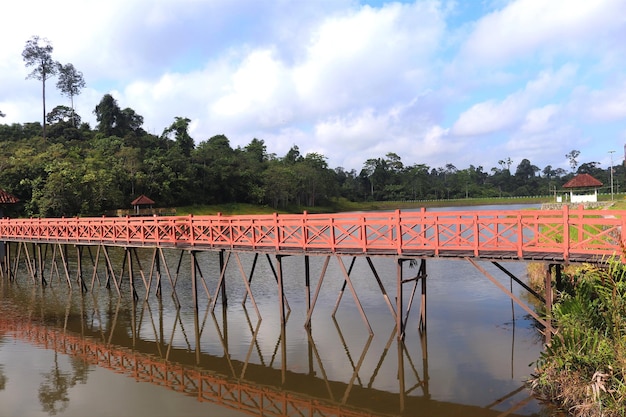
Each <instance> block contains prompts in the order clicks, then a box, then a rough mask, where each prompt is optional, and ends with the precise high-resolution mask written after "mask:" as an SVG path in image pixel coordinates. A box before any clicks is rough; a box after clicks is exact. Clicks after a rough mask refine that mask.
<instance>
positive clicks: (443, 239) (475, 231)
mask: <svg viewBox="0 0 626 417" xmlns="http://www.w3.org/2000/svg"><path fill="white" fill-rule="evenodd" d="M625 222H626V211H617V210H616V211H600V210H584V209H583V208H582V207H581V208H576V209H569V208H568V207H567V206H564V207H563V208H562V209H561V210H497V211H496V210H482V211H453V212H442V211H426V210H425V209H421V210H418V211H400V210H396V211H389V212H363V213H341V214H308V213H306V212H305V213H303V214H273V215H245V216H222V215H215V216H152V217H125V218H119V217H99V218H43V219H2V220H0V241H4V242H8V243H9V244H7V245H6V248H5V251H4V254H3V261H2V265H0V266H1V268H0V273H1V274H2V275H3V276H5V275H8V276H9V277H10V278H11V279H15V277H16V276H17V270H18V267H19V265H20V262H21V258H22V257H25V258H26V259H25V260H24V262H23V264H25V266H26V270H27V271H28V272H29V273H30V275H31V277H32V280H33V282H37V281H39V282H41V283H42V285H46V283H47V280H46V277H45V276H44V270H45V269H46V262H49V264H50V268H49V271H50V278H49V279H50V280H51V279H52V275H53V274H54V272H56V274H57V276H59V275H60V274H61V272H60V271H64V272H65V276H66V281H67V284H68V286H70V287H71V285H72V284H71V279H70V273H69V269H70V263H69V262H68V261H67V258H66V256H67V255H66V253H67V250H66V249H67V247H66V248H65V250H63V249H61V248H60V246H66V245H75V246H76V247H77V257H76V259H77V266H76V269H77V276H78V281H79V282H80V284H81V289H82V290H84V291H87V283H86V280H85V279H84V278H83V272H82V270H83V263H84V262H83V261H82V253H83V252H82V248H87V249H88V250H89V251H90V258H89V259H90V260H91V264H92V266H93V274H92V279H91V288H92V289H93V286H94V281H95V279H96V278H97V277H98V273H99V272H98V271H99V269H98V267H99V265H98V264H99V262H100V261H99V259H102V258H105V259H106V263H105V266H104V268H106V276H107V287H109V286H110V284H111V283H112V284H114V285H115V287H116V289H117V291H118V293H120V286H121V283H122V278H123V276H124V271H125V269H126V274H127V275H128V278H129V283H130V290H131V293H132V295H133V297H134V298H138V294H137V291H136V289H137V286H136V285H135V283H134V281H135V278H134V272H133V269H134V266H133V258H134V259H135V264H136V265H137V266H138V268H139V270H140V273H141V277H142V280H143V284H144V290H145V298H146V299H147V297H148V296H149V294H150V291H151V286H152V285H153V280H152V278H153V276H155V277H156V279H155V281H156V285H157V294H158V293H160V288H161V287H160V283H161V276H162V274H161V272H162V271H161V268H162V267H164V268H165V271H164V275H167V277H168V279H169V281H170V283H171V284H172V285H171V287H172V290H173V292H174V294H173V295H174V297H175V298H176V299H177V296H176V281H177V279H178V270H179V269H180V263H181V261H182V255H183V252H188V253H190V254H191V262H192V264H191V268H190V271H191V283H192V286H193V296H194V300H193V301H194V305H195V306H196V308H197V304H198V300H197V288H198V287H197V286H198V284H197V282H200V283H201V284H202V285H203V286H204V290H205V292H206V293H207V296H208V299H209V300H210V302H211V303H212V307H213V308H215V303H216V300H217V299H218V298H219V297H220V296H221V298H222V303H223V304H224V305H225V304H226V291H225V285H226V281H227V279H226V267H227V265H228V263H229V260H230V259H231V254H233V256H232V258H234V260H235V261H236V263H237V264H238V269H239V271H240V272H241V275H242V278H243V283H244V285H245V286H246V296H245V298H244V300H243V302H244V303H245V302H246V299H247V298H248V297H249V298H250V300H251V302H252V304H253V305H254V307H255V310H256V311H257V314H259V312H258V309H257V308H256V303H255V300H254V297H253V294H252V291H251V288H250V285H249V284H250V282H251V281H252V276H253V274H254V269H255V267H256V264H257V258H258V256H259V254H260V253H265V255H266V257H267V260H268V261H269V262H270V264H271V268H272V272H273V273H274V277H275V279H276V283H277V289H278V300H282V302H279V303H278V304H279V307H280V313H281V318H282V321H283V324H284V317H285V309H289V305H288V302H287V300H286V297H285V294H284V293H283V273H282V266H281V262H282V261H281V259H282V258H283V257H284V256H287V255H304V259H305V266H306V267H305V271H306V272H305V274H306V277H305V286H306V293H307V298H308V302H307V307H306V308H307V318H306V323H305V325H309V324H310V319H311V315H312V313H313V310H314V308H315V303H316V300H317V297H318V294H319V291H320V288H321V286H322V283H323V281H324V278H325V274H326V267H327V266H328V263H329V261H330V259H331V258H335V259H337V261H338V262H339V266H340V270H341V273H342V275H343V280H344V281H343V287H342V290H341V291H340V294H339V297H338V300H337V305H338V304H339V302H340V300H341V297H342V294H343V292H344V290H345V288H346V286H347V287H348V288H349V290H350V291H351V293H352V296H353V298H354V300H355V303H356V305H357V308H358V309H359V311H360V313H361V315H362V317H363V321H364V322H365V324H366V326H367V327H369V329H370V332H371V327H370V326H369V323H368V320H367V317H366V316H365V312H364V310H363V308H362V306H361V303H360V301H359V298H358V295H357V292H356V291H355V285H354V283H353V282H352V279H351V277H350V272H351V270H352V266H353V265H354V262H355V261H356V259H357V258H366V260H367V262H368V265H369V268H370V269H371V271H372V273H373V276H374V278H375V279H376V281H377V283H378V285H379V287H380V291H381V294H382V296H383V298H384V300H385V302H386V304H387V306H388V308H389V310H390V312H391V314H392V316H393V317H394V320H395V323H396V328H397V334H398V337H399V338H403V337H404V329H405V325H406V321H407V319H408V315H409V310H410V308H411V304H412V302H413V299H414V294H415V292H416V288H417V283H418V282H421V292H422V298H421V308H420V328H425V325H426V307H425V304H426V276H427V275H426V259H427V258H432V257H448V258H459V259H466V260H468V261H469V262H470V263H472V264H473V265H474V266H475V267H476V268H477V269H478V270H480V271H481V272H482V273H483V274H484V275H485V276H486V277H487V278H488V279H490V280H491V281H492V282H493V283H494V284H495V285H497V286H498V287H499V288H500V289H501V290H502V291H503V292H504V293H506V294H507V295H508V296H509V297H511V298H512V299H513V300H514V301H515V302H517V303H518V304H519V305H520V306H521V307H522V308H524V309H525V310H526V311H527V312H528V313H529V314H530V315H532V316H533V317H534V318H535V319H536V320H537V321H538V322H540V323H541V324H542V325H544V326H545V327H546V329H548V331H547V332H546V335H547V336H548V337H549V336H550V334H551V330H552V328H551V324H550V322H549V320H544V319H542V318H540V317H538V316H537V314H536V313H535V311H534V309H533V308H531V307H528V306H527V305H526V304H525V303H523V302H522V301H521V300H519V299H518V298H517V297H516V296H515V295H514V294H513V293H512V292H511V291H509V290H508V289H507V288H505V287H504V286H503V285H502V284H501V283H500V282H499V281H498V280H497V279H495V278H494V277H493V276H491V274H490V273H489V272H487V270H485V269H484V268H483V267H482V266H481V265H480V264H479V263H477V261H480V260H483V261H491V262H492V263H493V264H495V265H496V266H497V267H498V268H499V269H500V270H501V271H503V272H504V273H505V274H507V275H508V276H509V277H511V278H512V279H514V280H515V281H516V282H518V283H519V284H520V285H522V286H524V287H525V288H526V289H527V290H528V291H529V292H531V293H533V294H534V295H535V296H536V297H537V298H539V299H541V301H542V302H545V305H546V311H548V312H549V311H550V309H551V303H552V289H551V286H552V275H551V274H552V270H553V269H554V270H555V271H556V272H555V273H556V277H557V282H558V281H559V280H560V271H561V269H560V268H561V266H562V264H564V263H569V262H593V263H604V262H606V260H607V259H608V258H610V257H613V256H617V257H619V258H620V259H622V260H624V251H623V248H624V243H625V242H626V236H625V233H626V227H625V226H626V224H625ZM11 242H14V243H13V246H15V245H17V250H15V251H13V249H12V248H11V246H12V245H11ZM26 243H34V244H33V245H31V246H32V247H33V248H32V249H30V248H29V247H28V245H26ZM50 245H52V246H53V251H45V253H46V254H49V252H52V257H51V259H48V261H46V256H48V255H44V251H42V250H41V247H42V246H50ZM92 246H96V247H97V248H98V249H97V250H98V252H97V254H96V256H95V260H94V257H93V254H92V253H91V247H92ZM112 246H117V247H122V248H124V251H125V252H124V260H123V261H122V272H121V273H120V274H119V275H117V276H116V272H115V268H114V267H113V265H112V261H111V258H110V257H109V256H108V253H107V248H109V247H112ZM138 248H153V256H152V266H151V269H150V271H149V274H150V276H149V277H148V278H146V276H145V274H144V270H143V268H142V266H141V263H140V261H139V257H138V256H137V249H138ZM164 249H178V250H180V252H181V257H180V260H179V262H178V268H177V272H176V277H175V278H172V276H171V275H170V269H169V268H168V266H167V260H166V257H165V256H164V255H163V250H164ZM30 251H32V254H31V252H30ZM206 251H219V253H220V262H219V266H220V271H218V274H217V284H216V286H215V288H214V289H210V288H209V285H207V282H206V280H205V278H204V275H203V274H202V271H200V266H199V263H198V261H197V260H196V256H197V254H198V253H200V252H206ZM22 252H23V253H24V254H23V255H22ZM240 252H250V253H254V261H253V262H252V270H251V271H250V273H249V275H247V274H246V272H244V268H243V266H242V262H241V260H240V257H239V253H240ZM12 253H14V254H15V255H13V258H11V254H12ZM101 253H102V254H103V256H100V254H101ZM272 254H273V255H275V260H274V261H273V260H272V259H271V257H270V255H272ZM310 255H317V256H321V257H324V258H325V260H324V266H323V267H322V273H321V276H320V278H319V280H318V283H317V289H316V291H315V295H314V297H313V299H312V300H311V297H310V295H311V292H310V277H309V273H310V271H309V267H308V262H309V256H310ZM372 256H388V257H393V258H395V259H396V261H397V277H396V280H395V282H394V285H395V290H396V291H395V292H396V296H395V300H396V302H395V305H394V303H392V302H391V298H390V297H389V296H388V293H387V291H386V289H385V288H384V283H383V280H381V278H380V276H379V274H378V272H377V271H376V269H375V266H374V264H373V262H372V261H371V259H370V257H372ZM59 257H60V258H62V261H63V268H60V267H59V266H58V265H57V259H58V258H59ZM344 258H352V260H351V264H350V265H349V267H346V265H345V264H344V260H343V259H344ZM415 260H421V265H420V267H419V271H418V273H417V275H416V276H414V277H411V278H408V279H406V278H404V277H403V267H402V265H403V263H404V262H405V261H411V262H413V263H414V262H415ZM501 260H513V261H524V260H535V261H542V262H544V263H545V264H546V265H547V268H546V274H545V280H546V281H545V283H546V296H545V298H544V297H542V296H540V295H538V294H535V293H534V292H533V291H532V289H530V288H528V287H527V286H526V285H525V284H524V283H523V282H522V281H521V280H519V279H518V278H516V277H514V276H513V274H511V273H510V272H509V271H507V270H506V269H505V268H504V267H502V266H501V265H500V264H499V263H498V261H501ZM11 263H13V267H12V269H10V265H11ZM85 263H86V262H85ZM101 269H102V267H101ZM101 269H100V270H101ZM198 273H199V274H198ZM198 275H199V277H200V278H198ZM59 280H61V277H60V276H59ZM98 280H100V278H98ZM408 283H410V284H412V285H413V288H412V292H411V294H410V300H409V301H408V306H407V308H406V314H405V316H404V317H403V310H404V306H403V302H404V297H403V286H404V284H408ZM336 310H337V308H335V311H336Z"/></svg>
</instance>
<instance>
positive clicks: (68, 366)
mask: <svg viewBox="0 0 626 417" xmlns="http://www.w3.org/2000/svg"><path fill="white" fill-rule="evenodd" d="M2 292H3V295H4V299H3V302H2V304H1V305H0V335H4V338H6V337H9V338H12V339H15V340H22V341H26V342H28V343H29V344H32V345H34V346H38V347H40V348H45V349H48V350H52V352H53V353H54V355H53V358H52V360H50V358H49V356H48V360H47V361H45V363H44V364H43V366H42V367H41V368H40V369H41V370H43V371H42V372H39V375H38V380H37V381H30V382H31V384H37V385H38V386H39V389H38V398H37V399H38V401H39V403H40V405H41V408H42V410H43V411H44V412H46V413H48V414H50V415H62V414H64V412H65V411H66V410H67V409H68V406H69V404H70V399H71V398H73V396H72V392H73V391H74V392H75V391H76V387H77V385H90V384H91V380H90V379H89V378H88V377H89V375H90V373H91V372H94V370H95V368H94V367H95V366H97V367H99V368H104V369H109V370H113V371H114V372H116V373H118V374H121V375H125V376H126V377H129V378H132V379H134V380H135V381H141V382H147V383H151V384H154V385H156V386H159V387H163V388H167V389H169V390H172V391H175V392H179V393H183V394H186V395H187V396H190V397H192V398H194V399H196V400H197V401H199V402H207V403H211V404H217V405H219V406H220V407H223V408H225V409H228V410H231V411H232V410H234V411H237V412H241V413H242V414H246V415H259V416H261V415H263V416H266V415H277V416H290V415H320V416H327V415H341V416H375V415H411V416H417V415H429V416H430V415H438V416H443V415H467V416H471V415H476V416H478V415H480V416H488V415H499V414H500V413H501V412H503V411H505V410H512V411H515V409H517V408H519V409H521V408H523V406H525V404H526V403H527V402H528V401H530V399H529V397H528V393H527V392H525V391H524V390H523V389H522V388H521V384H518V387H516V388H515V389H514V390H513V391H512V392H510V393H506V394H505V395H504V396H502V397H499V398H497V399H495V401H494V402H493V403H492V404H488V405H486V406H482V407H481V406H474V405H463V404H457V403H454V402H451V401H446V400H442V399H437V400H434V399H433V398H432V395H431V387H430V382H431V380H430V377H429V375H430V372H429V352H428V343H427V337H426V333H425V332H422V333H419V334H418V333H415V335H417V338H416V339H415V338H411V337H409V341H408V342H407V343H405V342H402V341H398V340H397V337H396V329H395V327H394V326H393V325H389V321H388V320H386V321H384V323H385V324H383V325H380V324H381V323H378V322H377V320H376V319H374V321H373V326H374V328H375V329H376V332H375V333H374V334H372V333H370V332H368V331H366V330H365V329H363V328H362V327H360V326H355V325H354V324H355V323H358V321H359V318H358V314H356V317H352V318H349V319H348V320H346V316H347V314H345V312H344V314H343V315H342V316H341V317H340V318H336V317H332V319H331V323H332V325H331V326H329V325H328V319H325V321H322V320H317V321H313V325H312V326H311V328H303V327H301V323H302V321H301V320H291V317H290V316H291V314H290V313H287V315H286V324H285V325H284V326H278V327H277V326H276V323H277V322H278V318H277V317H275V315H274V317H272V315H271V314H270V313H268V312H264V313H263V317H264V319H263V321H262V320H260V319H259V318H258V317H257V316H256V315H253V316H252V317H251V316H250V315H249V314H248V310H247V309H246V308H245V306H241V307H237V308H236V310H237V313H234V312H233V311H232V310H226V309H224V310H221V311H217V314H216V312H214V311H213V310H212V309H211V308H210V305H208V304H207V305H204V306H201V308H199V309H198V310H197V311H194V310H193V309H192V308H177V309H172V308H171V304H170V303H171V301H169V302H168V300H167V297H164V298H163V299H155V300H151V301H150V302H132V301H130V300H125V299H123V298H119V297H116V296H113V297H111V296H99V295H97V294H94V293H91V294H86V295H80V294H79V295H76V294H73V293H72V292H71V291H69V292H68V291H64V290H59V289H55V288H53V289H50V288H48V289H46V290H43V289H42V288H40V287H30V286H25V285H13V284H11V285H6V283H5V284H4V285H3V287H2ZM274 307H275V306H274ZM331 307H332V306H330V305H329V308H328V309H329V310H330V308H331ZM260 308H261V309H262V308H263V306H260ZM382 308H383V310H382V313H381V314H380V315H379V316H384V317H385V319H388V318H389V317H388V313H387V312H386V311H385V310H384V309H386V307H385V306H383V307H382ZM18 312H19V314H18ZM352 313H353V314H354V313H355V312H354V311H353V312H352ZM233 314H236V315H237V317H236V318H235V319H234V318H233V317H232V316H233ZM294 314H296V312H294ZM375 317H378V316H375ZM292 322H297V323H296V326H293V325H292ZM233 323H235V325H234V326H233ZM266 324H268V325H269V326H266ZM385 327H386V331H385V330H383V329H384V328H385ZM303 340H304V342H305V344H306V349H302V347H303V343H302V341H303ZM415 342H417V343H415ZM3 353H4V345H0V364H1V363H3ZM419 359H421V361H420V360H419ZM33 360H34V361H36V362H38V361H39V360H40V357H39V356H37V355H35V356H34V357H33ZM2 369H3V368H2V366H1V365H0V371H2ZM0 375H1V378H0V381H1V383H2V387H5V386H7V384H8V383H10V382H11V380H12V377H11V378H8V377H7V376H6V375H5V374H0ZM9 376H10V375H9ZM91 389H92V390H93V391H94V392H98V391H100V390H104V391H101V392H106V390H107V389H108V388H107V387H102V386H97V385H96V386H93V388H91ZM135 401H137V402H138V403H142V402H143V403H148V402H150V401H151V399H150V398H148V397H142V396H141V395H140V394H137V397H136V399H135ZM4 403H5V402H4V400H3V404H4ZM88 405H89V404H88V403H87V404H86V405H85V408H84V409H83V411H84V412H87V410H89V408H88ZM179 411H180V410H179ZM26 414H27V415H28V414H29V413H26ZM87 414H89V413H88V412H87ZM103 414H108V413H107V412H106V410H103ZM512 415H514V414H512ZM522 415H528V413H525V414H522Z"/></svg>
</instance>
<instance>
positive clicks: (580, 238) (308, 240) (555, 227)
mask: <svg viewBox="0 0 626 417" xmlns="http://www.w3.org/2000/svg"><path fill="white" fill-rule="evenodd" d="M625 222H626V212H624V211H610V212H609V211H597V210H584V209H582V208H578V209H568V207H567V206H564V207H563V209H562V210H498V211H492V210H482V211H458V212H457V211H455V212H441V211H426V210H425V209H422V210H420V211H402V212H401V211H400V210H396V211H390V212H362V213H340V214H307V213H306V212H305V213H303V214H273V215H242V216H222V215H215V216H191V215H190V216H169V217H160V216H152V217H125V218H117V217H97V218H43V219H40V218H31V219H3V220H0V239H1V240H3V241H13V242H40V243H71V244H77V245H107V246H123V247H162V248H167V247H178V248H196V249H198V250H203V249H205V250H206V249H229V250H239V251H241V250H249V251H268V252H273V253H284V254H293V253H311V254H313V253H322V254H323V253H332V254H346V255H397V256H403V257H433V256H435V257H436V256H440V257H460V258H464V257H474V258H485V259H517V260H548V261H555V262H600V261H602V259H604V258H606V257H609V256H612V255H621V254H622V247H623V244H624V242H625V241H626V236H625V231H626V228H625V227H623V226H625Z"/></svg>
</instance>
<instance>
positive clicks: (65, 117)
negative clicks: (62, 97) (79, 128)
mask: <svg viewBox="0 0 626 417" xmlns="http://www.w3.org/2000/svg"><path fill="white" fill-rule="evenodd" d="M46 121H47V122H48V123H50V124H55V123H61V122H63V123H70V122H71V123H72V127H75V126H76V125H75V124H74V123H76V124H80V121H81V118H80V116H79V115H77V114H75V113H74V111H73V110H72V109H71V108H69V107H67V106H56V107H55V108H53V109H52V111H51V112H50V113H48V114H47V115H46Z"/></svg>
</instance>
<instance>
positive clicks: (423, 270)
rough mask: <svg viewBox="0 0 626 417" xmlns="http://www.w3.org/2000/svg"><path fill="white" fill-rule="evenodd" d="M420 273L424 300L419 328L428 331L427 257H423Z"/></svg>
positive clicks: (421, 305)
mask: <svg viewBox="0 0 626 417" xmlns="http://www.w3.org/2000/svg"><path fill="white" fill-rule="evenodd" d="M420 275H421V276H422V278H421V280H422V302H421V304H420V321H419V330H420V332H423V333H426V323H427V321H426V276H427V274H426V259H422V264H421V266H420Z"/></svg>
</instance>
